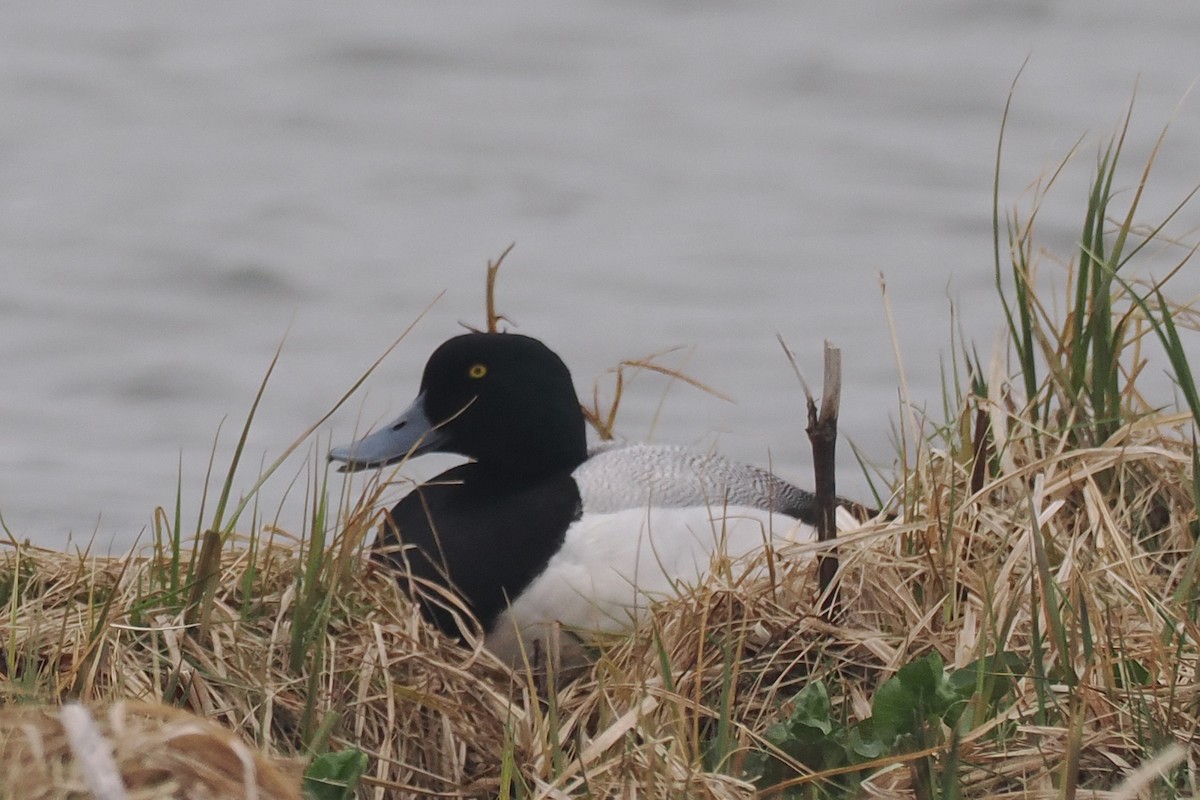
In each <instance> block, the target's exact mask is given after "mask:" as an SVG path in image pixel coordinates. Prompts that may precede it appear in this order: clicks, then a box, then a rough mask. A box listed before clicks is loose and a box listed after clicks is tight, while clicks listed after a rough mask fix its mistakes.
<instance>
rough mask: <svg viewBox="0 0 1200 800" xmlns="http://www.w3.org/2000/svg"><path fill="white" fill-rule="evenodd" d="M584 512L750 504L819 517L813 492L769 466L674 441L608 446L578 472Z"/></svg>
mask: <svg viewBox="0 0 1200 800" xmlns="http://www.w3.org/2000/svg"><path fill="white" fill-rule="evenodd" d="M574 475H575V481H576V483H578V484H579V491H580V494H581V495H582V496H583V511H584V513H585V514H586V513H601V514H603V513H610V512H614V511H623V510H625V509H629V508H638V507H644V506H649V505H651V504H653V505H655V506H660V507H669V508H684V507H688V506H702V505H709V506H712V507H714V508H720V507H721V506H723V505H739V506H750V507H753V508H759V509H763V510H765V511H774V512H778V513H781V514H787V515H789V516H792V517H795V518H796V519H799V520H801V521H803V522H807V523H809V524H812V523H813V522H814V521H815V514H814V506H813V495H812V494H810V493H809V492H806V491H804V490H803V489H800V488H798V487H796V486H794V485H792V484H791V483H789V482H787V481H785V480H783V479H782V478H779V477H777V476H775V475H773V474H771V473H770V472H768V471H767V470H765V469H761V468H759V467H753V466H750V465H747V464H739V463H738V462H736V461H730V460H729V459H727V458H724V457H723V456H720V455H717V454H715V453H704V452H700V451H698V450H689V449H687V448H684V447H676V446H672V445H651V444H623V443H622V444H604V445H600V446H599V447H597V448H595V449H594V450H592V452H591V455H590V457H589V458H588V460H587V461H585V462H583V464H581V465H580V466H579V467H578V468H577V469H576V470H575V473H574Z"/></svg>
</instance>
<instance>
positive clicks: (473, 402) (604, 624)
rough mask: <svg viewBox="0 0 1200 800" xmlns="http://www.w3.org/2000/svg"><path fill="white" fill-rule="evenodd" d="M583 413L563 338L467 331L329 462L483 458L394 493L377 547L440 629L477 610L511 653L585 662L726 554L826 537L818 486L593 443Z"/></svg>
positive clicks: (489, 634) (715, 459) (674, 449)
mask: <svg viewBox="0 0 1200 800" xmlns="http://www.w3.org/2000/svg"><path fill="white" fill-rule="evenodd" d="M586 428H587V422H586V419H585V416H584V413H583V410H582V408H581V406H580V403H579V400H578V397H577V395H576V393H575V386H574V382H573V380H572V378H571V373H570V370H569V369H568V368H567V365H566V364H565V363H564V362H563V360H562V359H561V358H560V357H559V356H558V355H557V354H556V353H555V352H554V351H552V350H551V349H550V348H549V347H547V346H546V345H545V344H544V343H542V342H541V341H540V340H538V339H535V338H532V337H529V336H525V335H521V334H516V333H510V332H487V333H484V332H470V333H465V334H461V335H458V336H455V337H453V338H451V339H448V340H447V341H445V342H444V343H443V344H441V345H440V346H439V347H438V348H437V349H436V350H435V351H434V352H433V354H432V355H431V356H430V357H429V360H428V362H427V363H426V365H425V368H424V372H423V374H422V376H421V382H420V385H419V388H418V390H417V394H416V398H415V399H414V400H413V401H412V404H411V405H410V406H409V407H408V408H407V409H406V410H405V411H404V412H403V413H402V414H401V415H400V416H399V417H398V418H396V419H395V420H393V421H392V422H390V423H388V424H387V425H384V426H382V427H380V428H378V429H377V430H375V431H373V432H370V433H368V435H366V436H365V437H363V438H361V439H359V440H357V441H354V442H353V443H351V444H349V445H346V446H342V447H335V448H333V449H331V450H330V452H329V459H330V460H331V461H334V462H340V465H341V466H340V469H341V470H342V471H348V472H353V471H358V470H364V469H380V468H383V467H386V466H389V465H393V464H397V463H400V462H403V461H406V460H407V459H411V458H416V457H419V456H421V455H423V454H426V453H453V454H457V455H460V456H465V457H466V458H467V459H468V461H467V462H466V463H464V464H460V465H458V466H454V467H452V468H450V469H448V470H446V471H444V472H442V473H441V474H439V475H437V476H436V477H434V478H433V479H431V480H429V481H427V482H425V483H423V484H421V485H419V486H417V487H416V488H415V489H414V490H413V491H411V492H410V493H408V494H407V495H405V496H404V497H403V498H401V499H400V501H399V502H398V503H396V505H395V507H393V508H392V509H391V511H390V513H388V514H387V516H386V519H385V521H384V523H383V524H382V526H381V529H380V532H379V535H378V537H377V539H376V541H375V544H374V548H373V557H374V558H375V559H376V560H377V561H380V562H382V563H384V564H387V565H390V566H391V567H393V568H395V570H396V572H397V576H398V579H399V580H400V581H401V584H402V585H403V586H405V587H406V588H407V589H408V591H409V592H410V594H411V595H412V596H414V599H416V600H417V601H418V602H419V604H420V607H421V611H422V614H423V615H424V617H425V618H426V619H427V620H428V621H429V622H431V623H432V624H433V625H435V626H436V627H437V628H439V629H440V630H441V631H442V632H443V633H445V634H447V635H449V636H451V637H455V638H458V639H460V640H462V639H463V638H464V636H466V635H467V632H468V629H469V628H470V626H471V625H472V624H473V622H472V620H470V619H468V618H466V617H468V616H469V617H473V618H474V622H477V623H478V626H479V628H478V629H476V630H481V631H482V633H483V640H484V645H485V646H486V647H487V648H488V649H489V650H491V651H492V653H493V654H494V655H496V656H497V657H498V658H499V659H500V660H501V661H503V662H505V663H507V664H509V665H510V666H514V667H515V666H519V665H521V664H526V665H528V664H529V663H530V662H529V659H530V657H531V654H532V653H543V654H551V653H553V654H554V656H553V657H554V658H556V659H558V660H559V661H561V662H564V663H565V662H568V661H571V662H575V663H578V662H579V660H580V659H581V658H583V657H584V656H582V655H581V654H582V653H584V644H585V643H586V641H587V640H588V637H589V636H591V635H595V634H603V633H619V632H624V631H627V630H628V629H630V628H631V627H632V626H633V625H635V624H636V622H637V620H638V619H639V617H640V616H641V615H642V613H643V612H644V611H645V609H646V608H647V607H648V606H649V605H650V604H651V603H653V602H655V601H657V600H659V599H661V598H666V597H671V596H674V595H678V594H679V593H680V592H682V591H684V590H685V589H686V587H689V586H693V585H696V584H698V583H699V582H700V581H702V580H703V579H704V577H705V576H706V574H708V573H709V572H710V571H711V570H712V569H713V567H714V563H715V562H714V559H717V558H725V559H729V562H727V563H734V562H735V561H736V560H738V559H742V558H745V557H748V556H750V555H752V554H753V553H755V552H759V551H762V550H764V549H765V548H767V547H771V546H777V545H780V544H783V543H791V542H809V541H813V540H814V539H815V538H816V533H815V524H816V518H817V509H816V503H815V498H814V496H813V495H812V494H811V493H809V492H806V491H804V490H802V489H800V488H798V487H797V486H795V485H793V484H792V483H789V482H788V481H786V480H784V479H782V478H780V477H778V476H776V475H774V474H773V473H771V472H770V471H768V470H765V469H761V468H759V467H754V466H750V465H746V464H742V463H739V462H735V461H732V460H729V459H727V458H724V457H722V456H721V455H719V454H716V453H712V452H703V451H699V450H693V449H689V448H686V447H680V446H674V445H660V444H645V443H612V442H609V443H604V444H601V445H600V446H598V447H593V448H591V449H589V447H588V443H587V430H586ZM455 598H457V600H458V601H459V602H454V599H455ZM464 609H465V610H467V611H469V612H470V613H469V615H464V614H463V610H464Z"/></svg>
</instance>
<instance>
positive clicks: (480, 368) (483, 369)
mask: <svg viewBox="0 0 1200 800" xmlns="http://www.w3.org/2000/svg"><path fill="white" fill-rule="evenodd" d="M467 374H468V375H470V376H471V377H472V378H482V377H483V376H484V375H487V366H486V365H484V364H472V365H471V368H470V369H469V370H467Z"/></svg>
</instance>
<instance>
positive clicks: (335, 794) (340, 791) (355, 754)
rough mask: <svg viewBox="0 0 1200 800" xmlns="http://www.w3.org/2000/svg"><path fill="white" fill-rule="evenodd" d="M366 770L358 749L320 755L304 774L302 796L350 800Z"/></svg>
mask: <svg viewBox="0 0 1200 800" xmlns="http://www.w3.org/2000/svg"><path fill="white" fill-rule="evenodd" d="M366 770H367V754H366V753H364V752H363V751H361V750H356V749H350V750H341V751H339V752H337V753H322V754H321V755H319V756H317V757H316V758H314V759H313V761H312V763H311V764H309V765H308V769H307V770H305V772H304V796H305V797H307V798H309V799H310V800H352V798H353V797H354V789H355V787H356V786H357V785H358V779H359V778H360V777H362V774H363V773H364V772H366Z"/></svg>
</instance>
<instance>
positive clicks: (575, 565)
mask: <svg viewBox="0 0 1200 800" xmlns="http://www.w3.org/2000/svg"><path fill="white" fill-rule="evenodd" d="M814 538H815V533H814V531H813V529H812V528H811V527H810V526H808V525H805V524H803V523H801V522H798V521H797V520H795V519H793V518H792V517H789V516H786V515H784V514H772V513H769V512H767V511H763V510H761V509H758V508H752V507H748V506H728V507H725V508H708V507H704V506H699V507H692V508H660V507H650V508H637V509H628V510H625V511H614V512H611V513H607V514H597V513H590V514H585V515H584V517H583V519H581V520H580V521H579V522H576V523H575V524H574V525H572V526H571V528H570V529H569V530H568V531H567V534H566V540H565V541H564V542H563V546H562V549H560V550H559V551H558V552H557V553H556V554H555V555H554V556H553V557H552V558H551V559H550V563H549V564H547V565H546V569H545V570H544V571H543V572H542V574H541V575H539V576H538V577H537V578H535V579H534V581H533V583H531V584H530V585H529V587H528V588H527V589H526V590H525V591H524V592H522V593H521V595H520V596H519V597H518V598H517V599H516V601H515V602H514V603H513V604H512V606H511V607H510V608H509V609H507V610H506V611H505V612H504V613H503V614H501V616H500V618H499V619H498V620H497V621H496V624H495V625H494V626H493V628H492V631H491V633H489V634H488V637H487V646H488V648H489V649H490V650H491V651H492V652H493V653H495V654H496V655H497V656H499V657H500V658H501V659H502V660H504V661H506V662H507V663H509V664H513V665H519V664H521V663H522V661H523V660H524V658H532V657H533V654H534V653H535V652H538V651H540V652H557V651H558V647H557V646H554V644H553V640H550V637H551V636H554V635H555V629H556V628H558V627H559V626H561V627H562V628H563V629H565V630H567V631H577V632H581V633H585V634H586V633H587V632H590V631H598V632H619V631H623V630H627V629H628V628H630V627H631V626H632V625H633V624H634V623H635V622H636V620H637V617H638V614H639V613H640V611H641V610H642V609H645V608H646V607H647V606H648V605H649V604H650V603H653V602H654V601H656V600H660V599H663V598H665V597H671V596H675V595H677V594H679V593H680V592H681V591H682V590H684V589H686V588H688V587H691V586H695V585H697V584H698V583H699V582H700V581H701V580H702V578H703V577H704V576H705V575H707V574H708V573H710V572H711V571H712V566H713V561H714V558H715V557H719V558H728V559H729V560H730V562H731V564H732V569H733V576H734V577H735V578H736V577H738V576H739V575H740V574H741V572H744V571H745V569H746V568H747V566H746V565H745V564H739V562H740V561H742V560H743V559H744V558H745V557H746V556H748V555H750V554H753V553H756V552H759V551H761V550H762V549H763V548H764V547H766V546H767V545H768V544H769V543H774V544H783V543H789V542H807V541H812V540H813V539H814ZM739 570H740V571H739ZM522 650H523V651H524V656H523V655H522Z"/></svg>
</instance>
